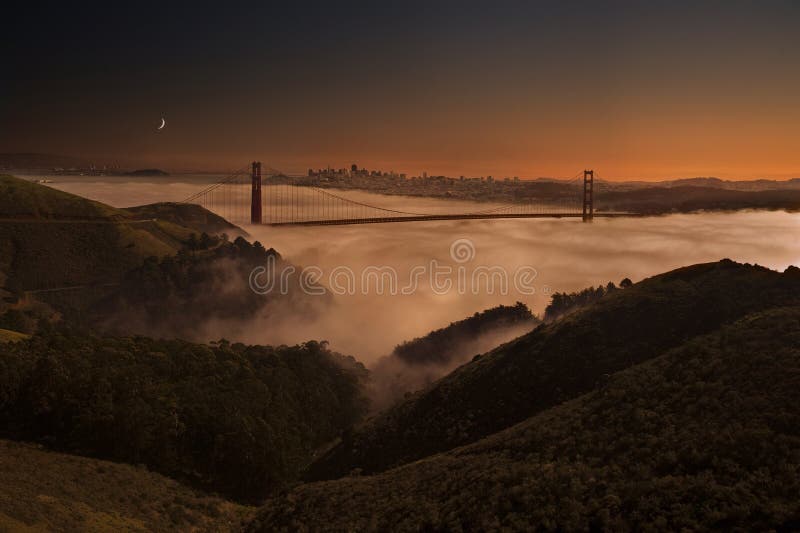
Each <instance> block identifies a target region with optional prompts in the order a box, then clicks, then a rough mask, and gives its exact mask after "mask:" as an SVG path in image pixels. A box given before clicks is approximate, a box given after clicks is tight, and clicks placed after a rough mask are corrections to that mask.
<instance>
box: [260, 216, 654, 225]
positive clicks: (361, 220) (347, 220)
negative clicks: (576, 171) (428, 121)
mask: <svg viewBox="0 0 800 533" xmlns="http://www.w3.org/2000/svg"><path fill="white" fill-rule="evenodd" d="M642 216H645V215H643V214H640V213H595V214H594V218H626V217H642ZM582 217H583V214H581V213H525V214H517V213H510V214H479V213H476V214H460V215H419V216H411V215H409V216H398V217H376V218H343V219H333V220H299V221H293V222H264V225H265V226H343V225H348V224H387V223H392V222H421V221H427V220H492V219H509V218H582Z"/></svg>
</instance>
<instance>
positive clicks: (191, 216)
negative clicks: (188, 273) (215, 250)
mask: <svg viewBox="0 0 800 533" xmlns="http://www.w3.org/2000/svg"><path fill="white" fill-rule="evenodd" d="M122 211H125V212H126V213H129V214H130V215H132V216H133V218H136V219H139V220H148V219H158V220H162V221H167V222H171V223H173V224H177V225H179V226H183V227H187V228H190V229H192V230H193V231H195V232H197V233H208V234H209V235H214V234H221V233H226V232H227V234H228V235H229V236H238V235H247V233H246V232H245V231H243V230H242V229H241V228H239V227H238V226H235V225H233V224H231V223H230V222H228V221H227V220H225V219H224V218H222V217H221V216H219V215H217V214H215V213H212V212H211V211H209V210H207V209H203V208H202V207H201V206H199V205H196V204H178V203H174V202H163V203H158V204H148V205H142V206H138V207H127V208H124V209H122Z"/></svg>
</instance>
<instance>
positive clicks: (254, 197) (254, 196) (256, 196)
mask: <svg viewBox="0 0 800 533" xmlns="http://www.w3.org/2000/svg"><path fill="white" fill-rule="evenodd" d="M250 223H251V224H261V161H253V190H252V191H251V193H250Z"/></svg>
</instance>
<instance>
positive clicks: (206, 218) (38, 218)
mask: <svg viewBox="0 0 800 533" xmlns="http://www.w3.org/2000/svg"><path fill="white" fill-rule="evenodd" d="M225 224H226V223H224V221H221V219H219V217H217V216H216V215H213V214H211V213H208V212H205V210H203V209H202V208H200V207H198V206H185V207H184V206H180V207H178V206H170V205H156V206H144V207H142V208H134V209H132V210H123V209H115V208H113V207H110V206H107V205H104V204H101V203H99V202H93V201H91V200H87V199H85V198H82V197H80V196H75V195H73V194H68V193H65V192H62V191H58V190H55V189H52V188H50V187H46V186H44V185H38V184H35V183H31V182H29V181H26V180H22V179H18V178H14V177H11V176H0V273H3V274H5V275H6V276H7V278H6V280H5V286H6V287H8V288H9V289H10V290H12V291H13V292H16V293H20V292H21V291H23V290H27V291H34V290H41V289H54V288H61V287H66V286H77V285H86V284H95V283H109V282H116V281H119V279H120V278H121V276H122V275H123V274H124V273H125V272H127V271H128V270H130V269H132V268H134V267H136V266H138V265H140V264H141V262H142V260H143V259H145V258H146V257H150V256H156V257H164V256H167V255H172V254H175V253H176V252H177V251H178V250H179V249H180V248H181V247H182V246H183V245H184V243H185V241H186V240H187V239H188V238H189V236H190V235H191V234H192V233H198V234H199V233H202V231H204V229H203V228H208V227H214V228H223V227H226V226H225ZM228 226H230V225H228ZM230 233H233V231H232V230H231V231H230ZM0 279H2V276H0Z"/></svg>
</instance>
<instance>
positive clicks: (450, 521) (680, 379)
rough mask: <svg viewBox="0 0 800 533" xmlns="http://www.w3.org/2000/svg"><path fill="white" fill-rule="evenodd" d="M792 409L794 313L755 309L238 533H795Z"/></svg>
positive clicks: (797, 354)
mask: <svg viewBox="0 0 800 533" xmlns="http://www.w3.org/2000/svg"><path fill="white" fill-rule="evenodd" d="M751 271H752V270H751ZM684 275H685V274H684ZM676 276H681V274H676ZM638 350H640V351H642V352H644V353H643V354H642V355H641V356H639V357H638V359H646V358H647V357H648V356H649V354H650V353H651V350H650V349H649V348H648V347H647V346H645V345H642V346H640V347H639V348H638ZM799 406H800V308H797V307H795V308H783V309H774V310H771V311H768V312H760V313H755V314H753V315H750V316H748V317H746V318H744V319H742V320H740V321H739V322H737V323H735V324H733V325H731V326H726V327H723V328H721V329H719V330H717V331H716V332H714V333H712V334H710V335H708V336H703V337H699V338H695V339H692V340H689V341H685V342H682V345H681V346H680V347H679V348H677V349H674V350H672V351H669V352H667V353H666V354H664V355H662V356H660V357H657V358H655V359H651V360H650V361H647V362H645V363H641V364H639V365H636V366H634V367H632V368H630V369H628V370H625V371H623V372H620V373H617V374H614V375H612V376H610V377H609V378H608V379H607V380H606V381H605V382H604V383H603V385H602V386H600V387H598V388H597V389H596V390H594V391H592V392H591V393H589V394H586V395H583V396H581V397H579V398H577V399H575V400H573V401H569V402H566V403H564V404H562V405H559V406H557V407H554V408H551V409H549V410H546V411H544V412H542V413H540V414H538V415H536V416H534V417H532V418H530V419H528V420H526V421H524V422H523V423H521V424H518V425H516V426H514V427H512V428H509V429H508V430H505V431H502V432H500V433H497V434H495V435H492V436H490V437H488V438H484V439H483V440H481V441H479V442H477V443H475V444H472V445H470V446H466V447H463V448H458V449H455V450H452V451H449V452H446V453H444V454H440V455H435V456H433V457H430V458H428V459H424V460H422V461H418V462H415V463H412V464H408V465H405V466H402V467H400V468H397V469H394V470H390V471H388V472H385V473H383V474H378V475H374V476H365V477H349V478H344V479H341V480H336V481H328V482H324V483H312V484H308V485H302V486H299V487H297V488H295V489H294V490H292V491H291V492H289V493H288V494H286V495H285V496H281V497H279V498H275V499H273V500H270V501H269V502H267V504H266V505H265V506H264V507H263V509H262V511H261V513H260V515H259V517H258V519H257V520H256V521H254V522H253V523H252V524H251V527H250V531H251V532H267V531H322V530H329V531H389V530H391V531H498V530H504V531H534V530H552V531H588V530H593V531H599V530H609V531H680V530H684V531H703V530H722V531H732V530H733V531H770V530H771V531H797V530H798V528H800V429H799V428H800V407H799Z"/></svg>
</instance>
